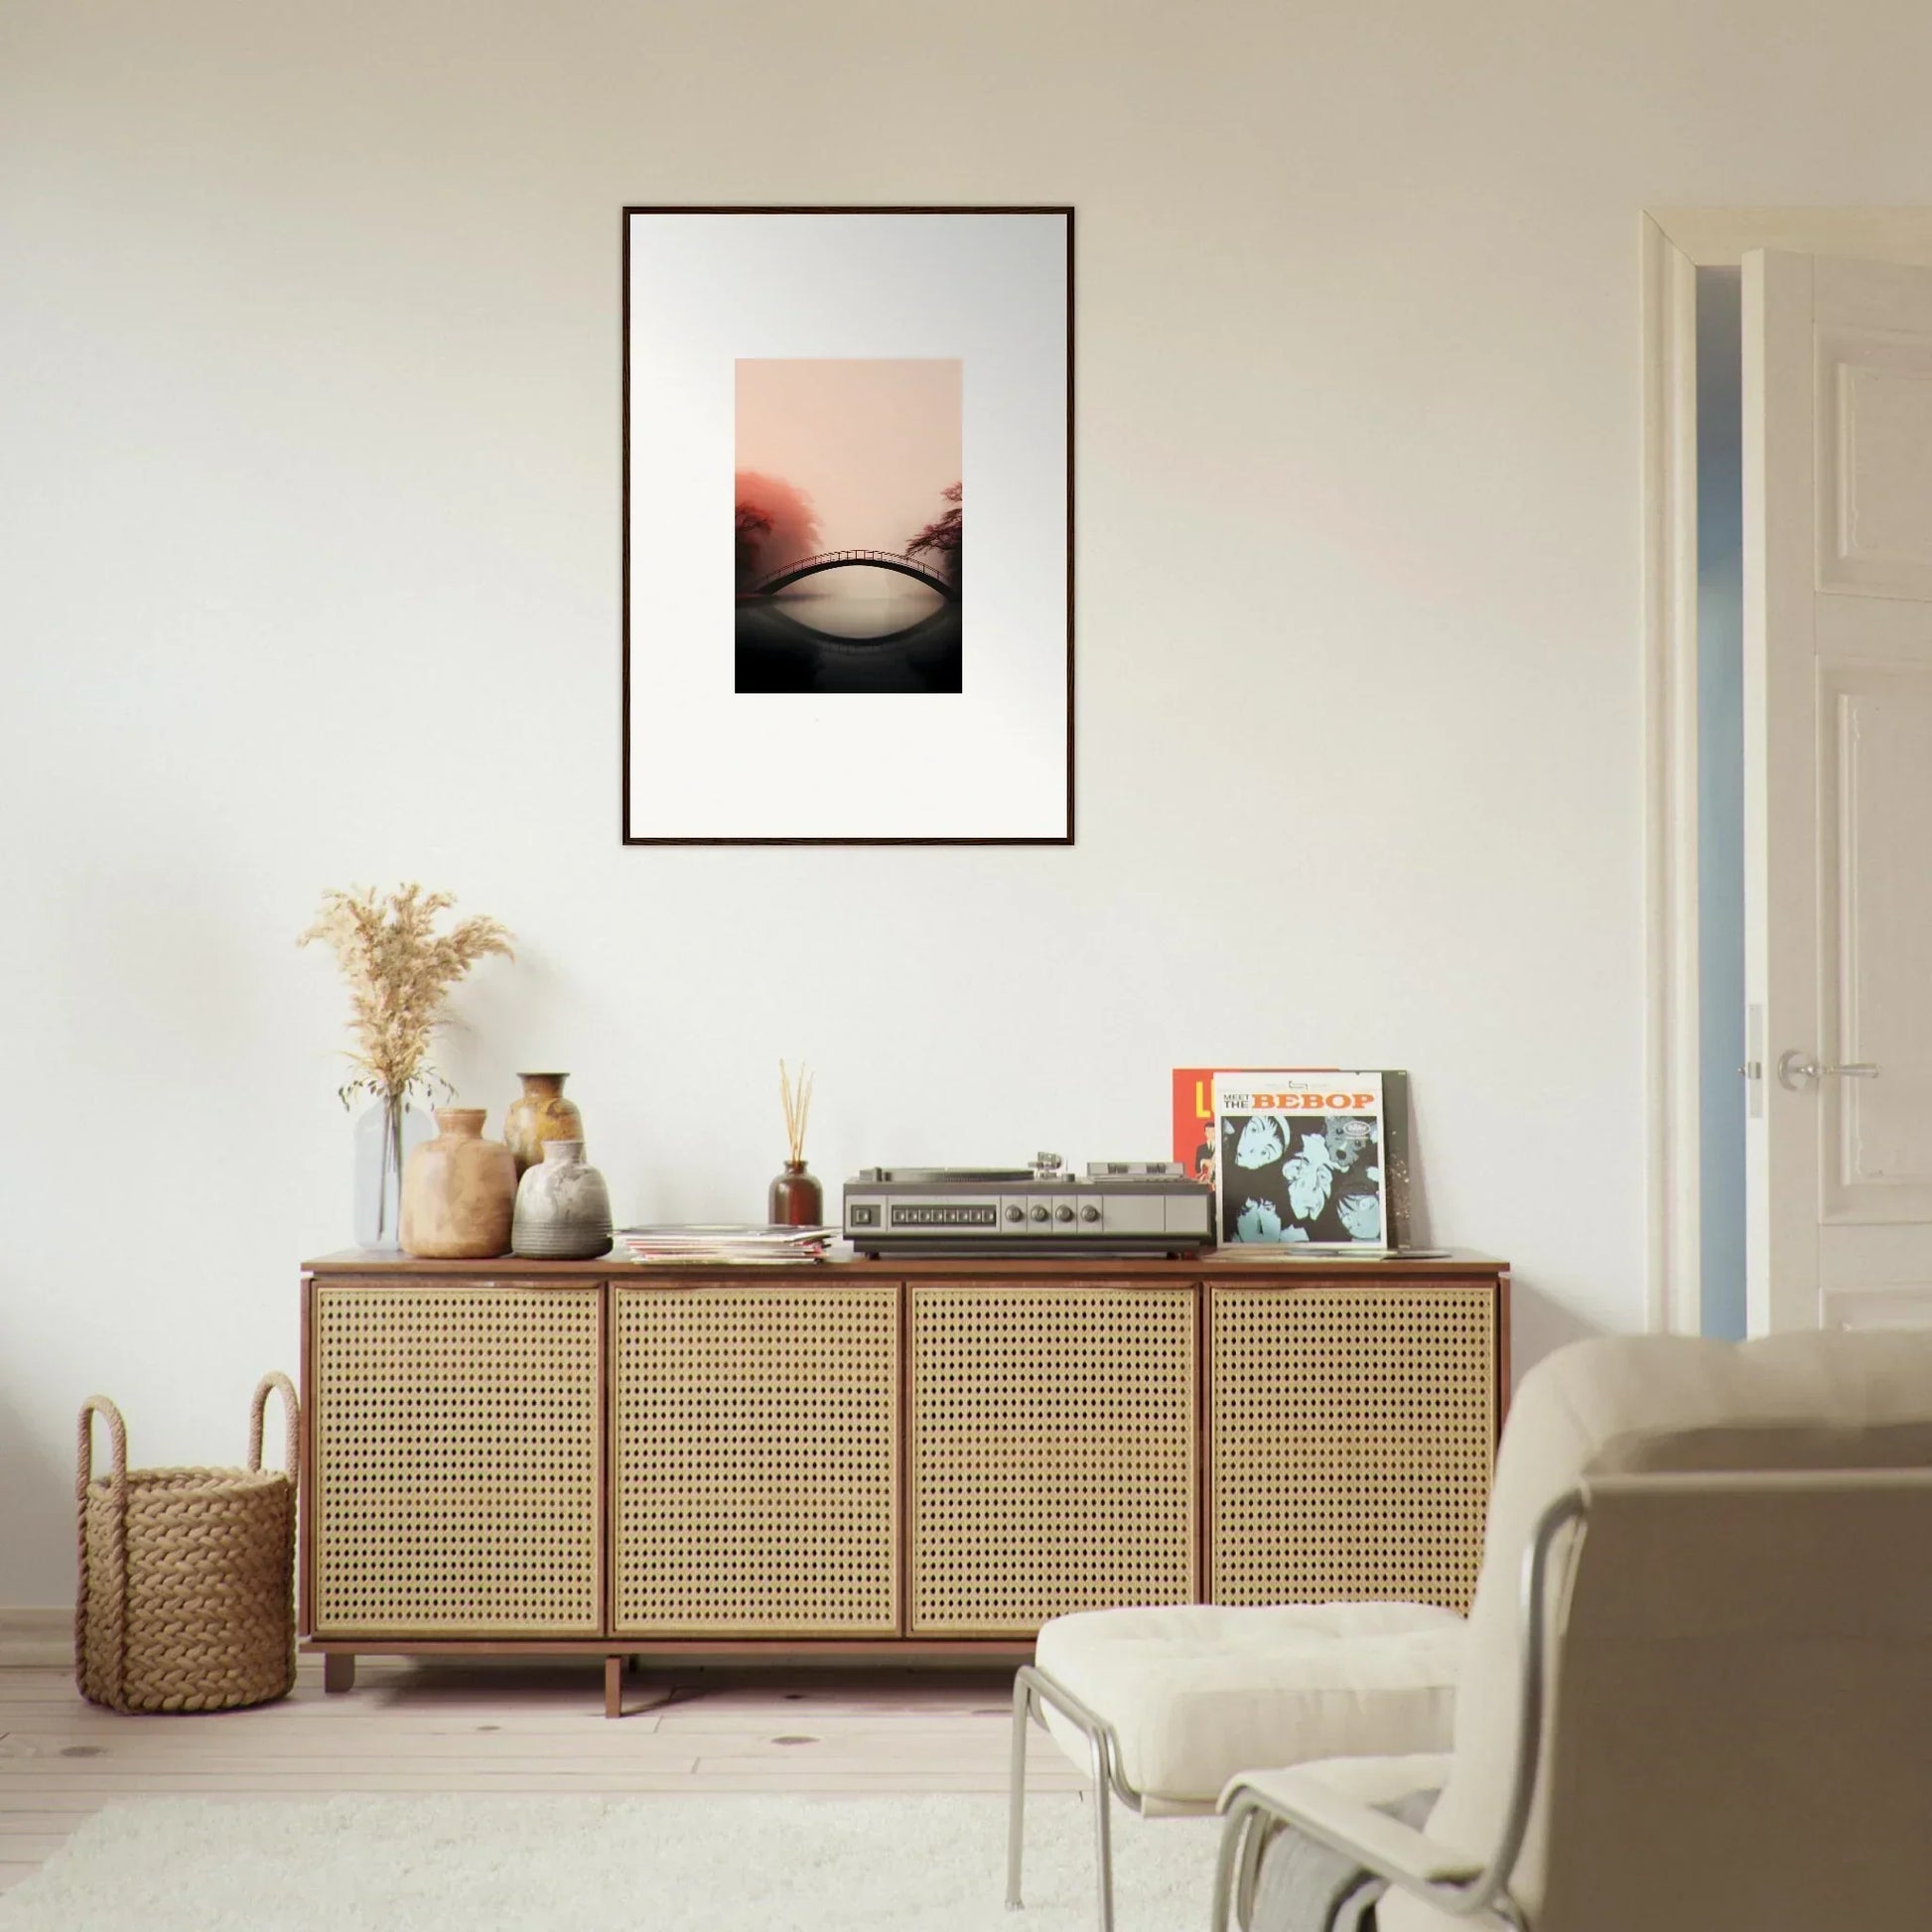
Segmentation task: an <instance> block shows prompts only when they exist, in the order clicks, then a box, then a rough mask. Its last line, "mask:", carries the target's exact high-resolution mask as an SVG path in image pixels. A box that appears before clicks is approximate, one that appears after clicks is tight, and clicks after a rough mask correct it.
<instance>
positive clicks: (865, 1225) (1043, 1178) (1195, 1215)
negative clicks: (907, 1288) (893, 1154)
mask: <svg viewBox="0 0 1932 1932" xmlns="http://www.w3.org/2000/svg"><path fill="white" fill-rule="evenodd" d="M845 1237H846V1239H847V1240H848V1241H850V1242H851V1243H852V1245H853V1246H854V1247H856V1248H857V1249H858V1250H859V1251H860V1252H861V1253H862V1254H868V1255H895V1254H901V1255H902V1254H927V1255H931V1254H957V1255H970V1254H976V1255H993V1254H1011V1255H1049V1254H1117V1255H1140V1254H1147V1255H1190V1254H1197V1253H1199V1251H1200V1250H1201V1249H1202V1248H1205V1247H1208V1246H1210V1245H1211V1244H1212V1242H1213V1239H1214V1190H1213V1189H1212V1188H1211V1187H1208V1186H1206V1185H1204V1184H1203V1183H1202V1182H1200V1181H1197V1180H1189V1179H1188V1178H1187V1177H1186V1175H1185V1174H1184V1173H1182V1172H1181V1170H1180V1169H1179V1168H1178V1167H1177V1166H1175V1165H1174V1164H1173V1162H1171V1161H1094V1162H1089V1163H1088V1166H1087V1171H1086V1173H1085V1174H1084V1175H1080V1176H1076V1175H1073V1174H1069V1173H1064V1172H1063V1171H1062V1167H1061V1162H1060V1158H1059V1156H1058V1155H1057V1154H1041V1155H1036V1156H1035V1160H1034V1165H1033V1166H1032V1167H1031V1168H865V1169H862V1170H861V1171H860V1172H859V1173H857V1174H855V1175H854V1176H853V1177H852V1178H851V1179H850V1180H848V1181H847V1182H846V1183H845Z"/></svg>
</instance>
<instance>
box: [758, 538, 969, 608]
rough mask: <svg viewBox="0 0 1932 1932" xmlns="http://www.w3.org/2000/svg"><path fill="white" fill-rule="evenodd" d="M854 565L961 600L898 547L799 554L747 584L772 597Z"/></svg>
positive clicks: (931, 571) (942, 580) (951, 601)
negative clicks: (895, 575)
mask: <svg viewBox="0 0 1932 1932" xmlns="http://www.w3.org/2000/svg"><path fill="white" fill-rule="evenodd" d="M854 567H863V568H864V569H867V570H896V571H897V572H898V573H899V574H900V575H901V576H904V577H910V578H914V579H916V580H917V581H918V582H919V583H921V584H923V585H924V586H925V587H926V588H927V589H928V590H932V591H937V592H938V593H939V595H940V596H941V597H943V598H944V599H945V600H946V602H947V603H949V604H956V603H958V601H959V592H958V590H957V588H956V587H955V586H953V585H952V584H949V583H948V582H947V581H946V579H945V578H944V577H943V576H941V575H940V573H939V572H938V571H936V570H934V569H933V568H932V566H931V565H930V564H922V563H920V562H919V561H918V560H917V559H916V558H913V557H908V556H906V555H905V554H904V553H903V552H902V551H898V550H823V551H820V552H819V554H818V555H817V556H816V557H800V558H799V559H798V561H797V562H796V563H790V564H786V565H785V566H784V567H783V568H782V569H780V570H774V571H771V572H770V573H769V574H767V575H766V576H763V577H760V578H759V580H758V581H757V582H756V583H755V584H752V585H749V586H748V587H747V591H746V595H748V596H751V597H769V596H771V595H772V593H773V592H775V591H782V590H785V589H788V588H789V587H790V586H791V585H793V584H795V583H797V582H798V580H799V579H800V578H801V577H814V576H816V575H817V574H818V573H819V572H820V571H823V570H845V569H849V568H854Z"/></svg>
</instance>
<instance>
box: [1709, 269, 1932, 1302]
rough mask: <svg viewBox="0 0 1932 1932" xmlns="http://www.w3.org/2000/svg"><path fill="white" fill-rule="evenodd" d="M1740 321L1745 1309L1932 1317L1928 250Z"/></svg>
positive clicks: (1769, 288)
mask: <svg viewBox="0 0 1932 1932" xmlns="http://www.w3.org/2000/svg"><path fill="white" fill-rule="evenodd" d="M1743 328H1744V341H1743V401H1744V422H1743V432H1744V438H1743V442H1744V748H1745V769H1744V820H1745V834H1744V841H1745V843H1744V867H1745V879H1744V918H1745V940H1744V947H1745V957H1744V975H1745V999H1746V1002H1747V1005H1748V1026H1747V1035H1748V1039H1749V1045H1748V1049H1747V1050H1748V1052H1749V1054H1750V1058H1751V1061H1752V1069H1751V1070H1752V1071H1753V1074H1754V1077H1752V1079H1751V1080H1750V1082H1749V1087H1748V1092H1749V1095H1750V1099H1749V1111H1750V1119H1749V1123H1748V1128H1747V1138H1746V1156H1747V1162H1748V1178H1747V1199H1748V1215H1749V1228H1748V1253H1749V1260H1748V1292H1749V1311H1750V1327H1751V1331H1752V1332H1753V1333H1754V1334H1756V1333H1763V1332H1766V1331H1767V1330H1771V1329H1784V1328H1809V1327H1817V1326H1820V1325H1824V1326H1827V1327H1839V1326H1846V1325H1850V1326H1859V1327H1864V1326H1881V1325H1890V1324H1893V1323H1899V1322H1919V1321H1932V269H1926V268H1907V267H1901V266H1897V265H1894V264H1889V263H1877V262H1858V261H1843V260H1837V259H1833V258H1830V257H1827V256H1823V255H1819V256H1810V255H1786V254H1773V253H1759V254H1750V255H1746V256H1745V257H1744V290H1743Z"/></svg>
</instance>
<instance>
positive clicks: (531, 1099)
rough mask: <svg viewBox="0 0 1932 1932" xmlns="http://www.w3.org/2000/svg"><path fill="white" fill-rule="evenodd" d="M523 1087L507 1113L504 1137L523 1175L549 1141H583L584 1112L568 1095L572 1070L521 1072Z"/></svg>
mask: <svg viewBox="0 0 1932 1932" xmlns="http://www.w3.org/2000/svg"><path fill="white" fill-rule="evenodd" d="M516 1077H517V1078H518V1079H519V1080H521V1081H522V1082H523V1091H522V1093H521V1094H520V1095H519V1096H518V1097H517V1098H516V1099H515V1100H512V1101H511V1102H510V1110H509V1112H508V1113H507V1114H505V1115H504V1116H503V1140H504V1142H505V1144H506V1145H507V1146H508V1148H509V1151H510V1153H511V1154H512V1155H513V1156H515V1158H516V1172H517V1173H518V1174H519V1175H520V1174H522V1173H527V1172H528V1170H529V1169H531V1168H533V1167H535V1166H536V1164H537V1163H538V1162H539V1161H541V1160H542V1159H543V1144H544V1142H545V1141H581V1140H582V1139H583V1138H584V1116H583V1115H582V1114H580V1113H579V1112H578V1111H577V1103H576V1101H574V1100H566V1099H565V1098H564V1082H565V1081H566V1080H568V1079H569V1078H570V1075H569V1074H568V1073H519V1074H518V1075H517V1076H516Z"/></svg>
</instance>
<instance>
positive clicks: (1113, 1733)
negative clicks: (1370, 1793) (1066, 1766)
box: [1007, 1603, 1464, 1932]
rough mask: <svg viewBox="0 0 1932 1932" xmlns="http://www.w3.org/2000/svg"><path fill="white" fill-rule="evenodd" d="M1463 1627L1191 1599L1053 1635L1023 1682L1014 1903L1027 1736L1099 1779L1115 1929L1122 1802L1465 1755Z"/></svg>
mask: <svg viewBox="0 0 1932 1932" xmlns="http://www.w3.org/2000/svg"><path fill="white" fill-rule="evenodd" d="M1463 1628H1464V1626H1463V1621H1462V1618H1461V1617H1460V1616H1458V1615H1457V1614H1456V1613H1455V1612H1454V1611H1453V1610H1446V1609H1442V1608H1440V1607H1438V1606H1437V1605H1435V1604H1432V1603H1297V1604H1285V1605H1281V1606H1272V1605H1271V1606H1267V1607H1260V1608H1239V1607H1231V1606H1230V1607H1224V1606H1221V1605H1217V1604H1211V1603H1182V1604H1175V1605H1173V1606H1171V1607H1166V1608H1155V1609H1123V1610H1086V1611H1082V1612H1080V1613H1079V1614H1077V1615H1073V1616H1059V1617H1054V1618H1053V1619H1052V1621H1051V1622H1049V1623H1046V1624H1044V1625H1042V1626H1041V1628H1040V1632H1039V1636H1038V1639H1037V1641H1036V1642H1035V1648H1034V1657H1035V1661H1034V1663H1033V1664H1032V1665H1029V1666H1027V1667H1025V1668H1023V1669H1022V1670H1021V1672H1020V1674H1019V1676H1018V1677H1017V1678H1016V1679H1015V1680H1014V1687H1013V1766H1012V1788H1011V1797H1010V1805H1011V1809H1010V1813H1009V1818H1008V1839H1007V1903H1008V1905H1009V1906H1017V1905H1018V1904H1019V1903H1020V1867H1021V1855H1022V1844H1023V1820H1024V1806H1025V1801H1026V1763H1027V1725H1028V1723H1029V1721H1030V1720H1032V1721H1035V1722H1039V1723H1042V1724H1044V1725H1045V1726H1046V1728H1047V1730H1048V1731H1049V1732H1050V1733H1051V1735H1052V1737H1053V1739H1054V1741H1055V1742H1056V1743H1057V1744H1058V1745H1059V1746H1060V1748H1061V1749H1062V1750H1063V1751H1065V1752H1066V1754H1067V1755H1068V1756H1069V1757H1071V1758H1072V1759H1073V1760H1074V1762H1075V1763H1077V1764H1079V1765H1081V1766H1082V1767H1083V1768H1085V1769H1086V1770H1087V1771H1089V1772H1090V1773H1091V1775H1092V1777H1093V1779H1094V1833H1095V1840H1096V1850H1097V1854H1098V1859H1099V1867H1100V1870H1099V1879H1100V1925H1101V1927H1102V1932H1109V1929H1110V1928H1111V1927H1112V1924H1113V1871H1112V1859H1111V1856H1110V1844H1109V1830H1108V1798H1107V1794H1108V1791H1109V1789H1110V1788H1111V1790H1112V1792H1113V1794H1114V1795H1115V1796H1116V1797H1118V1798H1119V1799H1120V1800H1121V1801H1122V1802H1123V1803H1124V1804H1127V1805H1129V1806H1131V1807H1132V1808H1133V1809H1134V1810H1136V1811H1141V1812H1145V1813H1147V1814H1148V1815H1149V1816H1151V1817H1160V1816H1163V1815H1173V1814H1178V1813H1191V1812H1211V1811H1212V1810H1213V1809H1214V1806H1215V1801H1216V1800H1217V1799H1218V1798H1219V1797H1220V1795H1221V1791H1222V1789H1223V1788H1224V1787H1225V1786H1226V1784H1227V1782H1228V1780H1229V1779H1230V1778H1232V1777H1233V1776H1234V1775H1235V1774H1236V1773H1237V1772H1240V1771H1248V1770H1253V1769H1255V1768H1257V1767H1258V1766H1264V1765H1265V1766H1270V1767H1275V1766H1282V1765H1289V1764H1300V1763H1306V1762H1309V1761H1311V1760H1313V1759H1316V1758H1326V1757H1393V1756H1406V1755H1409V1754H1412V1753H1415V1752H1420V1751H1447V1750H1448V1749H1449V1748H1450V1744H1451V1738H1450V1725H1451V1720H1452V1718H1453V1716H1454V1709H1455V1680H1456V1672H1457V1667H1458V1664H1459V1661H1460V1658H1461V1654H1462V1633H1463Z"/></svg>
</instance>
